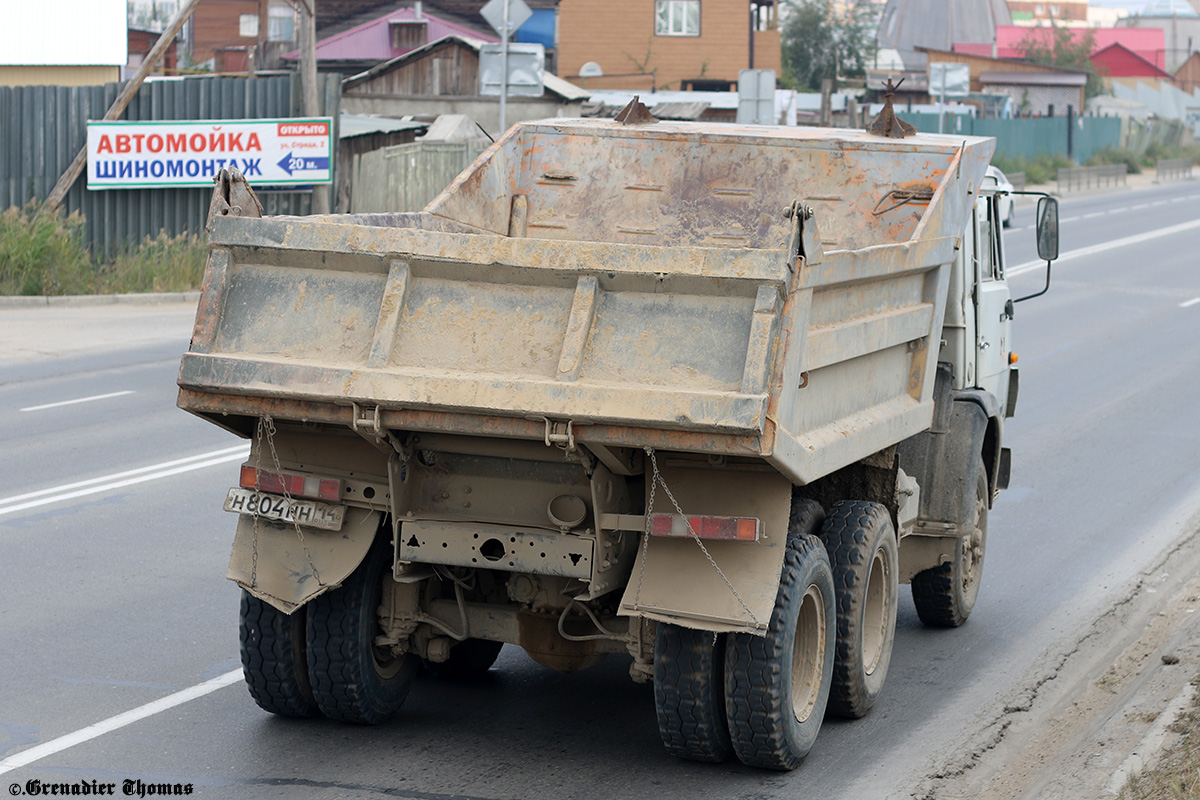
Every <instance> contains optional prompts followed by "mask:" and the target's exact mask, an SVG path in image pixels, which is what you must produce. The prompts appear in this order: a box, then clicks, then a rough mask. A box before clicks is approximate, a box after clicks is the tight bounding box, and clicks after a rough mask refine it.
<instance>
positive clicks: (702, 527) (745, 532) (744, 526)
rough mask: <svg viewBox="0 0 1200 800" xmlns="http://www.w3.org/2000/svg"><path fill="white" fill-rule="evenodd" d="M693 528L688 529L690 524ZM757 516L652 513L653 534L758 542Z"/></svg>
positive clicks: (651, 528)
mask: <svg viewBox="0 0 1200 800" xmlns="http://www.w3.org/2000/svg"><path fill="white" fill-rule="evenodd" d="M689 524H690V525H691V530H690V531H689V530H688V525H689ZM758 527H759V521H758V518H757V517H682V516H680V515H678V514H651V515H650V535H651V536H692V535H693V533H694V534H695V536H696V537H697V538H699V539H724V540H726V541H738V542H757V541H758Z"/></svg>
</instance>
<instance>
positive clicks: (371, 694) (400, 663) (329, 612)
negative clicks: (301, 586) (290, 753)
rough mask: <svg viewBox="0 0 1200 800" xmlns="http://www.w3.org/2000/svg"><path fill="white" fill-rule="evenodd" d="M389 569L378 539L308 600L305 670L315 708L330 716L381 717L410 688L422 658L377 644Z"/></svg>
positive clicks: (365, 719)
mask: <svg viewBox="0 0 1200 800" xmlns="http://www.w3.org/2000/svg"><path fill="white" fill-rule="evenodd" d="M391 569H392V558H391V550H390V548H389V547H387V546H386V543H385V542H378V543H376V545H375V546H373V547H372V548H371V551H370V552H369V553H368V554H367V557H366V559H364V560H363V563H362V564H359V566H358V569H356V570H355V571H354V573H353V574H351V576H350V577H349V578H347V579H346V581H345V582H344V583H343V584H342V586H341V587H340V588H338V589H334V590H333V591H331V592H326V593H325V594H323V595H321V596H320V597H317V598H316V599H315V600H313V601H312V602H310V603H309V606H308V608H309V611H308V674H309V678H310V680H311V681H312V687H313V697H314V698H315V699H316V702H317V707H318V708H320V709H321V713H322V714H324V715H325V716H327V717H329V718H330V719H335V720H341V721H343V722H358V723H364V724H369V725H374V724H377V723H380V722H383V721H384V720H386V719H387V718H388V717H390V716H391V715H392V714H394V713H396V711H397V710H399V708H400V706H401V704H402V703H403V702H404V698H405V697H406V696H407V695H408V690H409V689H410V688H411V687H412V683H413V679H414V678H415V677H416V674H417V670H418V668H419V667H420V663H421V662H420V659H419V658H417V656H415V655H412V654H405V655H400V656H397V655H394V654H393V653H392V651H391V648H389V647H379V646H377V645H376V644H375V637H376V636H378V635H379V634H380V633H381V632H382V631H381V630H380V627H379V623H378V614H379V605H380V602H381V600H382V595H383V581H384V580H390V573H391Z"/></svg>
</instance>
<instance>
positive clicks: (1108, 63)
mask: <svg viewBox="0 0 1200 800" xmlns="http://www.w3.org/2000/svg"><path fill="white" fill-rule="evenodd" d="M1091 61H1092V64H1093V65H1094V66H1095V67H1096V70H1097V71H1098V72H1099V73H1100V74H1101V75H1103V76H1104V77H1105V78H1106V79H1107V80H1109V81H1114V82H1120V83H1123V84H1126V85H1129V86H1132V85H1133V84H1134V83H1136V82H1138V81H1141V82H1142V83H1156V82H1160V81H1164V80H1165V81H1168V82H1171V83H1173V82H1174V81H1175V76H1174V75H1172V74H1171V73H1169V72H1167V71H1166V70H1163V69H1159V68H1158V67H1157V66H1155V65H1154V64H1152V63H1150V62H1149V61H1147V60H1146V59H1144V58H1142V57H1141V56H1139V55H1138V54H1137V53H1135V52H1133V51H1132V50H1130V49H1129V48H1128V47H1126V46H1125V45H1123V44H1121V43H1120V42H1114V43H1113V44H1110V45H1109V46H1108V47H1105V48H1104V49H1103V50H1097V51H1096V52H1095V53H1093V54H1092V58H1091Z"/></svg>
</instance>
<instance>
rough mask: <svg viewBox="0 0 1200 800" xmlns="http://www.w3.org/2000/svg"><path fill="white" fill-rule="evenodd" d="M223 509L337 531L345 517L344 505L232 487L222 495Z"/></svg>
mask: <svg viewBox="0 0 1200 800" xmlns="http://www.w3.org/2000/svg"><path fill="white" fill-rule="evenodd" d="M225 510H226V511H234V512H237V513H238V514H250V515H252V516H255V517H262V518H263V519H277V520H280V521H282V522H295V523H298V524H300V525H304V526H306V527H309V528H323V529H324V530H327V531H340V530H341V529H342V521H343V520H344V519H345V517H346V507H345V506H335V505H330V504H329V503H320V502H317V501H316V500H296V499H295V498H293V499H292V500H288V499H287V498H286V497H282V496H280V495H277V494H266V493H265V492H256V491H253V490H251V489H241V488H239V487H236V486H235V487H233V488H232V489H230V490H229V494H228V495H227V496H226V497H225Z"/></svg>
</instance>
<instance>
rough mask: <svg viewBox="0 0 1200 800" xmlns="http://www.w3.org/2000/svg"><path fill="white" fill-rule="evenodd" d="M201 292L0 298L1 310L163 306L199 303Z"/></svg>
mask: <svg viewBox="0 0 1200 800" xmlns="http://www.w3.org/2000/svg"><path fill="white" fill-rule="evenodd" d="M198 302H200V292H199V291H191V292H147V293H144V294H78V295H60V296H45V295H42V296H31V297H20V296H17V297H0V310H2V309H11V308H81V307H85V306H112V305H139V306H148V305H163V304H166V303H198Z"/></svg>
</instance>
